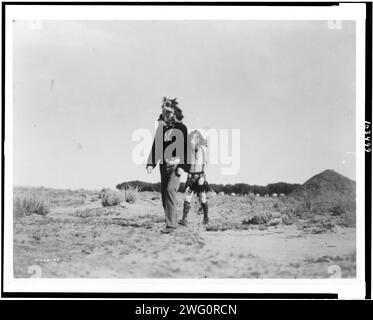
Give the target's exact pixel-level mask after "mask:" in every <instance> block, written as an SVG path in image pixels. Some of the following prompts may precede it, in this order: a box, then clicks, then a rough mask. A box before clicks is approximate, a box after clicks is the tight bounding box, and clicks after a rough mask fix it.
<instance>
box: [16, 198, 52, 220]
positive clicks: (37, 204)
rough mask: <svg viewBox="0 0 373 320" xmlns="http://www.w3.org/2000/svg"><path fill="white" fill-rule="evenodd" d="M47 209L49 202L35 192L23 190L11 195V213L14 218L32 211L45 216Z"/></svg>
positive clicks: (48, 208) (48, 209)
mask: <svg viewBox="0 0 373 320" xmlns="http://www.w3.org/2000/svg"><path fill="white" fill-rule="evenodd" d="M49 211H50V205H49V202H48V201H47V200H46V199H45V198H43V197H42V196H40V195H38V194H36V193H32V192H25V193H20V194H17V195H15V196H14V197H13V214H14V217H16V218H20V217H23V216H25V215H28V214H32V213H35V214H40V215H42V216H45V215H46V214H48V213H49Z"/></svg>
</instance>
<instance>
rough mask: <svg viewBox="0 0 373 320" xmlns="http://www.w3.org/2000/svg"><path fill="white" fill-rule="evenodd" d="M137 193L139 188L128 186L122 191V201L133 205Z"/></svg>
mask: <svg viewBox="0 0 373 320" xmlns="http://www.w3.org/2000/svg"><path fill="white" fill-rule="evenodd" d="M138 193H139V188H138V187H137V186H136V187H134V186H128V187H127V188H125V189H124V200H125V201H126V202H128V203H135V202H136V200H137V196H138Z"/></svg>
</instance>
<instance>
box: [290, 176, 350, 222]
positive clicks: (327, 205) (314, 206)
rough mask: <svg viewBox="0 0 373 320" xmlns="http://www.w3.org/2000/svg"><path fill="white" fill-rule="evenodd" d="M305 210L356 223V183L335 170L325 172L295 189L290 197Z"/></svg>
mask: <svg viewBox="0 0 373 320" xmlns="http://www.w3.org/2000/svg"><path fill="white" fill-rule="evenodd" d="M288 200H289V201H296V202H298V203H300V204H301V205H302V206H303V209H304V210H308V211H312V212H313V213H318V214H330V215H335V216H338V215H339V216H344V217H346V218H348V220H349V222H350V223H352V224H354V223H355V220H356V219H355V216H356V209H355V202H356V182H355V181H353V180H350V179H348V178H346V177H344V176H343V175H341V174H339V173H337V172H335V171H334V170H325V171H323V172H321V173H319V174H317V175H315V176H313V177H312V178H311V179H309V180H307V181H306V182H305V183H304V184H303V185H301V186H300V187H298V188H297V189H295V190H294V191H293V192H292V193H291V194H290V195H289V197H288ZM350 223H349V224H350Z"/></svg>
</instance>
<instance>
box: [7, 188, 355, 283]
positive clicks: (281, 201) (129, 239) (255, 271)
mask: <svg viewBox="0 0 373 320" xmlns="http://www.w3.org/2000/svg"><path fill="white" fill-rule="evenodd" d="M38 192H42V193H44V194H45V195H46V196H47V197H48V198H49V202H50V203H51V209H50V212H49V213H48V214H45V215H40V214H35V213H30V214H25V215H22V216H20V217H16V216H15V217H14V239H13V244H14V276H15V277H16V278H28V277H30V276H32V274H30V273H29V272H30V271H29V267H30V266H32V265H38V266H40V267H41V271H42V273H41V275H40V276H41V277H43V278H266V279H268V278H308V279H309V278H329V277H332V276H333V277H335V276H338V277H342V278H353V277H355V276H356V241H355V238H356V232H355V227H354V226H353V225H350V224H348V223H346V222H345V220H344V219H343V218H342V217H341V216H340V215H338V214H335V215H333V214H322V213H308V215H307V214H306V215H305V214H303V212H302V214H297V212H295V214H294V217H293V219H291V221H289V219H288V220H286V219H283V218H282V217H283V216H284V214H285V215H286V213H287V212H289V210H290V211H291V208H290V206H291V205H290V204H289V203H288V202H287V200H286V198H287V197H283V198H277V197H276V198H273V197H250V196H232V195H214V194H212V193H210V194H209V207H210V223H209V224H208V225H207V226H205V225H202V215H199V214H198V202H195V203H193V204H192V210H191V211H190V214H189V225H188V226H186V227H184V226H180V227H179V228H178V229H177V230H176V231H175V232H173V233H171V234H162V233H160V230H161V228H163V227H164V212H163V208H162V204H161V200H160V194H159V193H157V192H139V193H138V196H137V199H136V201H135V202H134V203H132V204H129V203H125V202H124V203H122V204H121V205H115V206H110V207H103V206H102V204H101V200H100V197H99V194H98V193H97V192H95V191H85V190H80V191H66V190H65V191H61V190H53V189H45V188H43V189H42V190H41V191H40V190H39V191H38ZM178 196H179V201H178V207H177V211H178V214H179V217H180V216H181V214H182V204H183V194H182V193H179V194H178ZM256 216H259V217H263V216H265V217H267V218H266V219H264V220H263V219H253V218H254V217H256ZM285 222H286V223H285ZM335 270H337V271H338V270H339V271H340V273H339V272H337V273H335V272H336V271H335Z"/></svg>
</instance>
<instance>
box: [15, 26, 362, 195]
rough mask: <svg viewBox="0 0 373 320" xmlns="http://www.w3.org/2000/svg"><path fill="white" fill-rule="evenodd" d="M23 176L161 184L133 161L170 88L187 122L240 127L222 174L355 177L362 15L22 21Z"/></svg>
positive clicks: (28, 180)
mask: <svg viewBox="0 0 373 320" xmlns="http://www.w3.org/2000/svg"><path fill="white" fill-rule="evenodd" d="M13 26H14V38H13V42H14V55H13V59H14V70H13V72H14V107H13V111H14V184H15V185H26V186H45V187H58V188H81V187H82V188H101V187H103V186H106V187H112V188H113V187H115V185H116V184H118V183H120V182H123V181H129V180H143V181H149V182H157V181H159V180H160V177H159V172H158V169H156V170H155V172H154V173H153V174H152V175H148V174H147V173H146V171H145V166H143V165H138V164H135V163H133V161H132V150H133V148H134V147H135V145H136V142H134V141H132V134H133V132H134V130H136V129H138V128H148V129H149V130H152V131H153V130H154V121H155V120H156V119H157V117H158V115H159V113H160V105H161V99H162V97H163V96H167V97H170V98H174V97H177V98H178V100H179V101H180V107H181V108H182V109H183V111H184V115H185V118H184V123H185V124H186V125H187V127H188V128H216V129H220V128H225V129H240V136H241V148H240V162H241V166H240V170H239V173H238V174H236V175H231V176H226V175H222V174H221V166H220V165H210V166H209V167H208V170H207V177H208V181H209V182H210V183H236V182H245V183H248V184H260V185H266V184H267V183H274V182H279V181H284V182H289V183H303V182H305V181H306V180H307V179H309V178H310V177H311V176H313V175H315V174H317V173H320V172H321V171H323V170H325V169H334V170H336V171H337V172H339V173H341V174H343V175H345V176H347V177H349V178H351V179H354V180H355V178H356V176H355V168H356V167H355V153H354V152H355V147H356V146H355V24H354V22H350V21H343V22H342V28H341V29H329V28H328V23H327V21H297V22H296V21H294V22H290V21H289V22H287V21H282V22H281V21H278V22H274V21H272V22H269V21H256V22H254V21H252V22H249V21H236V22H233V21H199V22H197V21H168V22H167V21H147V22H145V21H143V22H140V21H132V22H129V21H127V22H124V21H103V22H88V21H60V22H57V21H43V22H41V23H28V22H25V21H16V22H14V24H13Z"/></svg>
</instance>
